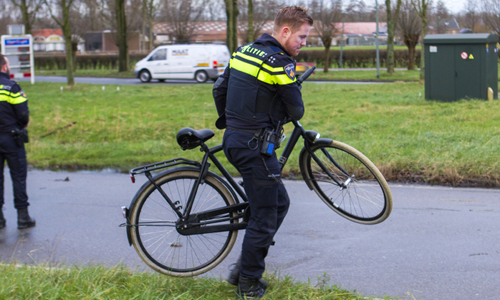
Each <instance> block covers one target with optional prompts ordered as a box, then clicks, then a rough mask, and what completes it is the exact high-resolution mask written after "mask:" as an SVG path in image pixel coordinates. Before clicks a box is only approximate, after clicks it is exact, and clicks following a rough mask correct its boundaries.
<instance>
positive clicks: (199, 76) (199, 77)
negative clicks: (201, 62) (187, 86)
mask: <svg viewBox="0 0 500 300" xmlns="http://www.w3.org/2000/svg"><path fill="white" fill-rule="evenodd" d="M194 79H196V81H198V82H199V83H204V82H206V81H207V79H208V75H207V72H205V71H198V72H196V74H195V75H194Z"/></svg>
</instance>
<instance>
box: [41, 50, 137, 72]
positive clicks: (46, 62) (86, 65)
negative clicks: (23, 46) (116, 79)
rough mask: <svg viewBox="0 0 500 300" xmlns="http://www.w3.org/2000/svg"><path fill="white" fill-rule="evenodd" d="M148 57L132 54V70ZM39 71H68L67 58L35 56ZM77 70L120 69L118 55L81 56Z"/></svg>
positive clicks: (79, 56)
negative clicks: (136, 64)
mask: <svg viewBox="0 0 500 300" xmlns="http://www.w3.org/2000/svg"><path fill="white" fill-rule="evenodd" d="M144 57H146V54H130V55H129V60H130V66H131V68H130V69H131V70H133V67H134V65H135V63H137V62H138V61H139V60H141V59H143V58H144ZM35 68H36V69H37V70H66V56H65V55H64V53H62V54H57V55H50V56H49V55H39V56H35ZM76 68H77V69H80V70H102V69H104V70H110V69H111V70H114V69H118V54H79V55H77V56H76Z"/></svg>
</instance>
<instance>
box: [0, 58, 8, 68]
mask: <svg viewBox="0 0 500 300" xmlns="http://www.w3.org/2000/svg"><path fill="white" fill-rule="evenodd" d="M6 64H7V60H5V56H3V55H1V54H0V70H1V69H2V68H3V66H5V65H6Z"/></svg>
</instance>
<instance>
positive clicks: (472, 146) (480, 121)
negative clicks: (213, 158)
mask: <svg viewBox="0 0 500 300" xmlns="http://www.w3.org/2000/svg"><path fill="white" fill-rule="evenodd" d="M313 78H314V77H313ZM60 86H61V85H60V84H55V83H36V84H35V85H33V86H31V85H29V84H23V88H24V90H25V92H26V93H27V95H28V97H29V99H30V102H29V105H30V110H31V116H32V121H31V123H30V126H29V130H30V136H31V141H30V143H29V144H27V150H28V160H29V162H30V163H31V164H33V165H34V166H36V167H39V168H75V169H77V168H91V169H99V168H106V167H111V168H119V169H121V170H123V171H127V170H128V169H130V168H132V167H136V166H139V165H141V164H145V163H151V162H156V161H162V160H166V159H170V158H174V157H179V156H183V157H187V158H189V159H195V160H200V159H201V153H200V152H199V151H198V150H190V151H182V150H181V149H180V147H179V146H178V145H177V142H176V140H175V137H176V133H177V131H178V130H179V129H181V128H183V127H192V128H195V129H202V128H211V129H213V130H214V131H215V133H216V135H215V137H214V138H213V139H212V140H210V141H209V142H208V144H209V146H215V145H217V144H219V143H221V141H222V135H223V134H222V131H219V130H217V129H215V126H214V122H215V119H216V111H215V106H214V103H213V99H212V94H211V85H181V86H174V85H141V86H121V87H120V91H117V86H111V85H110V86H106V90H105V91H103V90H102V88H101V86H99V85H85V84H79V85H77V86H76V87H74V88H73V89H70V90H68V89H64V91H62V92H61V90H60ZM302 92H303V98H304V101H305V107H306V113H305V115H304V117H303V119H302V120H301V123H302V124H303V126H304V127H305V128H306V129H308V130H315V131H318V132H320V133H321V134H322V137H328V138H333V139H335V140H339V141H342V142H345V143H347V144H350V145H352V146H353V147H355V148H357V149H358V150H360V151H361V152H363V153H364V154H365V155H367V156H368V157H369V158H370V159H371V160H372V161H373V162H374V163H375V164H376V165H377V166H379V168H380V169H381V171H382V172H383V173H384V175H385V176H386V177H387V178H388V179H389V180H428V181H431V182H438V183H442V182H450V183H453V184H461V183H462V182H465V181H467V182H469V183H470V182H476V183H478V184H480V185H495V186H500V163H499V162H498V153H499V152H500V125H499V124H500V122H499V121H500V101H498V100H495V101H482V100H470V101H465V100H463V101H459V102H452V103H442V102H436V101H426V100H425V99H424V96H423V95H424V86H423V85H420V84H419V83H416V82H406V83H405V82H396V83H389V84H369V85H347V84H331V83H326V84H314V83H306V84H305V85H304V86H303V89H302ZM73 123H75V124H74V125H72V124H73ZM291 129H292V128H291V125H290V124H289V125H287V127H286V133H287V135H290V133H291ZM299 148H300V144H299V145H298V147H297V149H295V151H294V152H293V153H292V156H291V157H290V158H289V160H288V163H287V165H286V168H285V174H286V175H289V176H291V177H294V176H297V175H298V174H299V171H298V170H299V167H298V162H297V160H298V154H299V152H300V151H299V150H300V149H299ZM218 156H219V158H220V159H221V161H222V162H223V163H224V164H225V165H226V166H228V165H229V164H228V163H227V161H226V159H225V158H224V155H223V154H222V153H220V154H219V155H218ZM229 169H230V171H231V172H233V174H235V171H234V169H232V168H231V167H229Z"/></svg>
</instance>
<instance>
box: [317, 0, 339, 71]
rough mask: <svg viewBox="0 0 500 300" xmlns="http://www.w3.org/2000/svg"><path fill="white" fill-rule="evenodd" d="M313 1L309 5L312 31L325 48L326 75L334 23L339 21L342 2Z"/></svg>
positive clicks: (336, 0)
mask: <svg viewBox="0 0 500 300" xmlns="http://www.w3.org/2000/svg"><path fill="white" fill-rule="evenodd" d="M327 1H328V0H313V2H312V3H311V5H310V8H311V17H312V18H313V20H314V30H316V32H317V33H318V35H319V36H320V38H321V41H322V42H323V45H324V46H325V54H324V63H323V64H324V67H323V72H325V73H328V68H329V67H330V46H331V45H332V39H333V35H334V34H335V24H334V23H335V22H336V21H338V20H340V16H341V12H342V2H341V1H340V0H330V1H329V2H327Z"/></svg>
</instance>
